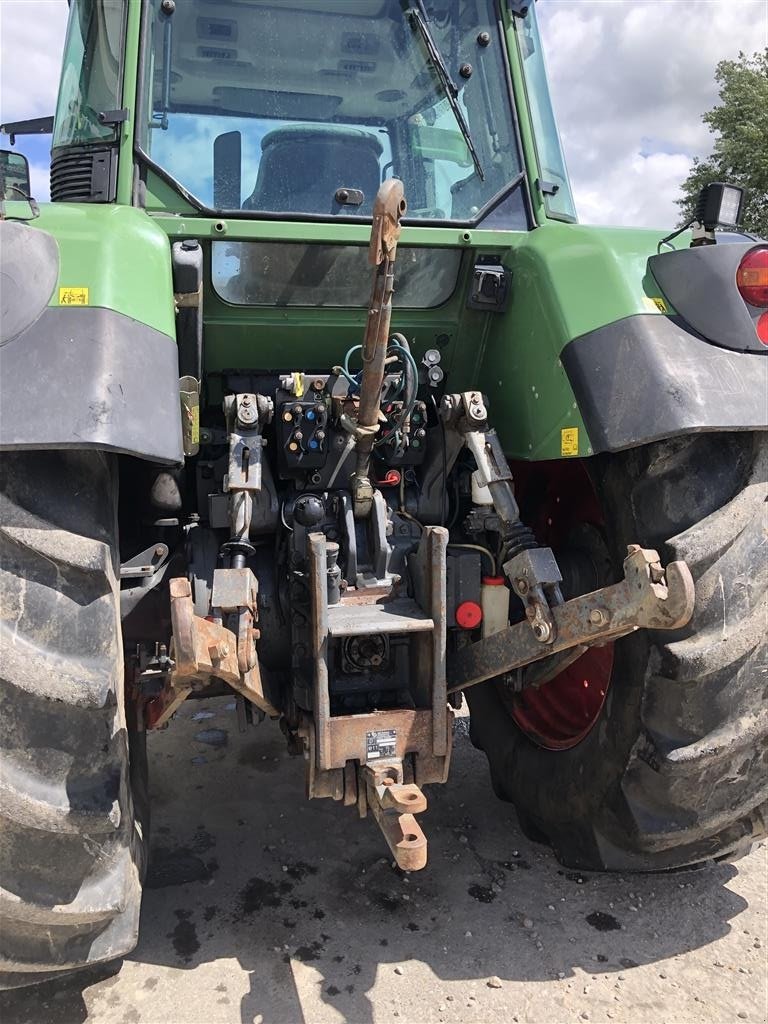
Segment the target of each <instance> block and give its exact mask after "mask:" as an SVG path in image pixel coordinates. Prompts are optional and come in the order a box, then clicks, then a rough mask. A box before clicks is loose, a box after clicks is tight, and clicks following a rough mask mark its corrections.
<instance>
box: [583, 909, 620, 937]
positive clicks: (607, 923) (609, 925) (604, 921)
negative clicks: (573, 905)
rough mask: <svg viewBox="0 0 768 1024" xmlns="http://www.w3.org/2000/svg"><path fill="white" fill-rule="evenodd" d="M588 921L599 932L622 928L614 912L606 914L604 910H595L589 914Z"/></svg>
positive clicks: (615, 930) (614, 930)
mask: <svg viewBox="0 0 768 1024" xmlns="http://www.w3.org/2000/svg"><path fill="white" fill-rule="evenodd" d="M586 922H587V924H591V925H592V927H593V928H596V929H597V930H598V931H599V932H617V931H619V929H620V928H621V925H620V924H619V922H618V921H617V920H616V918H615V917H614V916H613V914H605V913H603V911H602V910H593V911H592V913H591V914H587V917H586Z"/></svg>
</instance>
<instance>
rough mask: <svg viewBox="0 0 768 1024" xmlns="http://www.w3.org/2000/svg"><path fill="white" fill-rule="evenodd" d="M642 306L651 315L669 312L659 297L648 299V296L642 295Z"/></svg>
mask: <svg viewBox="0 0 768 1024" xmlns="http://www.w3.org/2000/svg"><path fill="white" fill-rule="evenodd" d="M643 305H644V306H645V308H646V309H647V310H649V311H650V312H651V313H668V312H669V310H668V309H667V304H666V302H665V301H664V299H662V298H660V297H656V296H654V297H653V298H649V296H647V295H644V296H643Z"/></svg>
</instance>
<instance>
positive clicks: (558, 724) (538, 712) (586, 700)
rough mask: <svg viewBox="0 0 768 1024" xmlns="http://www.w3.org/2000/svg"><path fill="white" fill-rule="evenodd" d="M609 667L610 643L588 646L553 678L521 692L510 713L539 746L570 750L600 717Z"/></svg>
mask: <svg viewBox="0 0 768 1024" xmlns="http://www.w3.org/2000/svg"><path fill="white" fill-rule="evenodd" d="M612 670H613V644H606V646H605V647H590V649H589V650H588V651H586V652H585V653H584V654H582V656H581V657H580V658H578V659H577V660H576V661H574V662H573V664H572V665H569V666H568V668H566V669H564V670H563V671H562V672H561V673H560V674H559V675H557V676H555V678H554V679H551V680H550V681H549V682H548V683H544V685H543V686H540V687H539V688H538V689H537V690H536V689H533V688H531V689H529V690H525V691H524V692H523V693H521V694H520V695H519V696H518V697H517V698H516V699H515V703H514V708H513V711H512V717H513V719H514V720H515V722H516V724H517V725H518V726H519V727H520V728H521V729H522V730H523V732H524V733H525V734H526V735H527V736H528V737H529V738H530V739H532V740H533V741H534V743H538V745H539V746H540V747H545V748H546V749H547V750H570V748H571V747H575V746H576V744H577V743H581V741H582V740H583V739H584V738H585V736H586V735H587V734H588V733H589V732H590V730H591V729H592V727H593V726H594V724H595V722H596V721H597V719H598V718H599V717H600V712H601V711H602V709H603V704H604V703H605V696H606V694H607V693H608V687H609V685H610V681H611V672H612Z"/></svg>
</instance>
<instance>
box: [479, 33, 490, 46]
mask: <svg viewBox="0 0 768 1024" xmlns="http://www.w3.org/2000/svg"><path fill="white" fill-rule="evenodd" d="M490 41H491V33H490V32H481V33H480V35H479V36H478V37H477V45H478V46H488V44H489V43H490Z"/></svg>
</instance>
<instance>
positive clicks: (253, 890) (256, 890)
mask: <svg viewBox="0 0 768 1024" xmlns="http://www.w3.org/2000/svg"><path fill="white" fill-rule="evenodd" d="M292 891H293V883H292V882H289V881H287V880H285V881H282V882H270V881H268V880H267V879H266V878H252V879H251V880H250V882H248V884H247V885H246V886H244V887H243V888H242V889H241V890H240V910H241V911H242V913H243V914H255V913H256V911H258V910H262V909H263V908H264V907H279V906H281V904H282V902H283V896H287V895H288V893H290V892H292Z"/></svg>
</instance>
